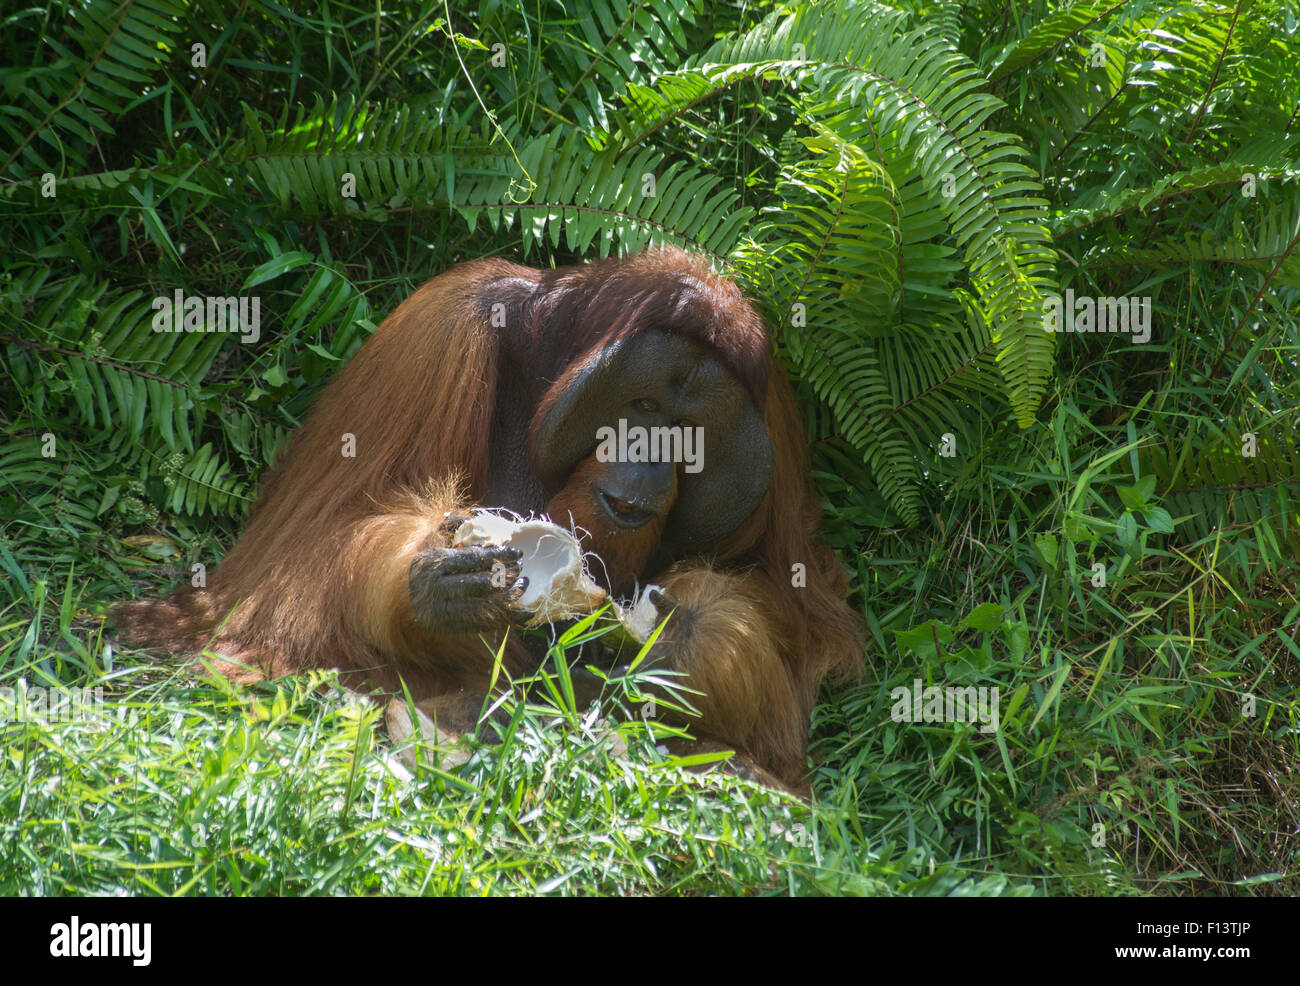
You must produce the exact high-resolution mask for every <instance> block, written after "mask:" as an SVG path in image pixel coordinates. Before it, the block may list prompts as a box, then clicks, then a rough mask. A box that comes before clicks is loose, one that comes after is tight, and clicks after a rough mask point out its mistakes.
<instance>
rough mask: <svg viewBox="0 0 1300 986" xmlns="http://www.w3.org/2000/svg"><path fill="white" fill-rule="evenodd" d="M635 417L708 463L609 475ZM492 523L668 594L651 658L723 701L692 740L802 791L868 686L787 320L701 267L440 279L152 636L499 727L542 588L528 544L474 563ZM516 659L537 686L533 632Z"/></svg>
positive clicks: (376, 338) (374, 346) (153, 605)
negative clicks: (832, 712) (560, 533)
mask: <svg viewBox="0 0 1300 986" xmlns="http://www.w3.org/2000/svg"><path fill="white" fill-rule="evenodd" d="M620 419H621V420H623V421H624V423H625V425H627V426H632V425H640V426H642V427H646V428H650V427H655V426H674V425H679V426H684V427H690V428H700V429H702V435H703V442H704V444H703V455H702V458H700V459H699V461H697V462H695V463H694V465H693V466H692V468H689V469H688V468H686V467H685V466H684V465H683V464H682V463H676V464H674V463H672V462H646V461H602V460H605V459H608V458H609V456H607V455H602V456H597V455H596V454H595V452H596V449H597V443H598V439H597V432H598V430H600V429H601V428H603V427H605V426H609V427H614V428H617V427H618V425H619V422H620ZM475 506H486V507H506V508H509V509H511V510H514V511H516V512H517V513H519V514H522V515H525V516H527V515H529V514H530V513H537V514H540V513H543V512H544V513H545V514H547V515H548V516H549V517H550V518H551V519H553V520H554V521H555V522H556V523H559V524H562V525H565V526H569V527H571V528H573V529H575V530H577V531H578V532H579V533H580V534H581V536H582V537H583V547H584V549H587V550H590V551H593V552H595V554H596V555H598V556H599V559H600V562H599V563H595V564H593V566H592V573H593V575H594V576H595V577H597V578H598V579H600V580H601V581H603V583H604V585H605V587H606V588H608V589H609V590H610V591H611V592H613V593H615V594H627V593H629V592H630V591H631V590H632V589H633V587H634V586H635V585H636V584H638V583H639V584H641V585H645V584H646V583H650V582H653V583H657V584H659V585H660V586H662V587H663V596H662V597H658V599H657V602H658V604H659V606H660V608H661V609H662V611H663V612H664V613H665V615H666V614H667V613H669V612H671V613H672V616H671V617H670V618H669V621H668V625H667V627H666V628H665V631H664V633H663V634H662V635H661V637H660V639H659V641H658V642H657V643H656V646H655V649H654V651H652V654H651V658H652V659H653V660H656V661H657V662H659V663H660V664H661V665H663V666H666V667H669V668H672V669H674V670H678V671H682V672H685V673H686V674H687V675H688V677H687V678H686V679H684V680H683V683H684V684H685V685H687V686H689V687H690V688H693V689H696V690H698V691H700V692H702V693H703V694H702V695H700V696H694V695H692V696H691V701H692V703H693V704H694V705H695V706H696V707H697V708H698V709H699V710H700V712H701V713H702V716H701V719H700V720H699V721H698V722H696V723H695V724H694V726H693V729H694V731H695V732H696V733H697V734H702V735H704V736H707V737H711V738H712V739H714V740H717V741H721V742H722V743H725V744H729V745H734V746H735V747H737V748H738V749H740V750H741V751H743V752H744V753H746V754H748V756H749V758H750V759H751V760H752V761H753V762H755V763H757V764H758V765H760V766H762V767H764V768H766V769H767V770H768V771H770V772H771V773H773V774H775V775H776V776H777V777H779V778H781V779H783V780H786V781H796V779H797V778H798V777H799V776H800V775H801V774H802V772H803V769H804V764H805V751H806V746H807V733H808V726H809V715H810V712H811V708H812V705H813V702H814V700H815V696H816V693H817V688H818V684H819V683H820V682H821V680H822V679H823V678H824V677H826V676H827V675H828V674H831V673H836V672H846V671H850V670H852V669H854V668H855V667H857V665H858V662H859V661H860V659H861V655H862V639H861V635H860V632H859V629H858V623H857V621H856V618H855V616H854V614H853V613H852V612H851V611H850V609H849V608H848V607H847V606H846V605H845V602H844V596H845V591H846V579H845V575H844V572H843V569H842V568H841V566H840V564H839V562H838V560H837V559H836V558H835V556H834V555H833V554H832V552H831V551H830V549H828V548H827V547H825V546H824V545H822V544H819V543H818V542H817V541H816V535H817V530H818V525H819V521H820V514H821V504H820V500H819V498H818V496H817V494H816V492H815V490H814V489H813V487H812V485H811V482H810V479H809V475H808V464H807V449H806V444H805V441H804V438H803V432H802V428H801V423H800V419H799V416H798V414H797V412H796V408H795V404H794V399H793V395H792V392H791V389H790V386H789V383H788V382H787V381H786V379H785V377H784V376H783V374H782V373H781V372H780V370H779V368H778V367H776V366H774V364H773V359H772V355H771V349H770V345H769V342H768V340H767V337H766V335H765V334H764V330H763V326H762V323H761V320H760V319H759V317H758V315H757V313H756V312H755V310H754V309H753V307H751V305H750V304H749V303H748V302H747V301H746V300H745V299H744V298H743V297H742V295H741V293H740V292H739V291H738V290H737V288H736V287H735V286H734V285H733V284H731V283H730V282H729V281H726V280H723V279H721V278H719V277H716V276H715V275H714V274H713V273H712V272H711V271H710V269H709V267H708V265H707V263H705V262H704V261H702V260H700V259H698V258H695V257H693V256H691V255H688V254H686V253H683V252H682V251H680V250H676V249H663V250H659V251H651V252H647V253H644V254H641V255H639V256H634V257H630V258H627V259H623V260H607V261H602V262H598V263H592V264H587V265H584V266H577V267H563V268H559V269H557V270H533V269H530V268H527V267H520V266H517V265H515V264H511V263H507V262H505V261H501V260H480V261H473V262H470V263H463V264H460V265H458V266H456V267H454V268H452V269H451V270H449V271H447V272H446V273H444V274H442V275H440V276H438V277H436V278H434V279H433V280H432V281H429V282H428V283H427V284H425V285H424V286H423V287H421V288H420V289H419V290H418V291H416V292H415V294H413V295H412V296H411V297H410V298H408V299H407V300H406V301H405V302H403V303H402V304H401V305H400V306H399V307H398V308H397V310H396V311H395V312H393V314H392V315H390V316H389V317H388V319H386V320H385V321H384V323H383V324H382V325H381V326H380V327H379V328H378V330H376V332H375V333H374V335H373V336H372V337H371V338H370V339H369V340H368V341H367V342H366V343H365V345H364V346H362V347H361V349H360V350H359V351H358V352H357V354H356V355H355V356H354V357H353V358H352V359H351V361H350V362H349V363H348V364H347V365H346V366H345V367H344V368H343V369H342V371H341V372H340V373H339V374H338V376H337V378H336V379H334V380H333V381H332V382H331V384H330V385H329V387H328V388H327V389H326V390H325V392H324V393H323V395H322V396H321V398H320V401H319V403H318V405H317V406H316V407H315V408H314V410H313V411H312V413H311V415H310V416H309V417H308V419H307V421H306V423H305V424H304V425H303V426H302V428H301V429H299V431H298V432H297V434H296V435H295V436H294V438H293V440H292V442H291V443H290V445H289V447H288V450H287V452H286V453H285V455H284V456H283V460H282V461H281V462H280V463H279V464H278V465H276V467H275V468H274V469H273V470H272V471H271V472H270V474H269V475H268V477H267V478H266V480H265V484H264V487H263V489H262V492H261V496H260V498H259V499H258V501H257V504H256V506H255V508H254V510H253V513H252V517H251V520H250V521H249V524H248V528H247V530H246V531H245V532H244V536H243V537H242V538H241V539H240V540H239V542H238V543H237V544H236V545H235V546H234V548H233V549H232V550H231V552H230V554H229V555H228V556H227V557H226V559H225V560H224V561H223V562H222V563H221V565H220V566H219V567H218V568H217V569H216V570H215V571H214V572H213V573H212V574H211V575H210V577H209V579H208V585H207V587H206V588H204V589H198V590H193V589H189V588H188V587H187V588H183V589H181V590H178V591H177V593H175V594H173V595H172V596H171V597H170V598H168V599H165V600H161V601H155V602H143V603H132V604H128V605H127V606H126V607H124V609H123V622H124V623H125V626H126V631H127V637H128V639H131V640H134V641H138V642H145V643H154V644H162V645H166V646H168V647H169V648H171V649H172V650H178V651H197V650H201V649H204V648H208V649H210V650H212V651H215V652H216V653H218V654H220V655H221V656H222V657H223V658H224V659H225V662H227V663H224V664H223V665H221V670H223V671H224V672H225V673H227V674H230V675H231V676H232V677H235V678H236V679H240V680H253V679H256V678H258V677H261V676H264V675H271V676H275V675H281V674H287V673H291V672H297V671H302V670H304V669H306V668H311V667H337V668H339V669H340V670H341V672H342V673H343V677H344V680H345V681H346V682H348V683H349V684H351V685H352V686H354V687H358V688H363V689H366V690H369V691H372V692H387V693H399V694H400V689H401V682H402V681H403V680H404V681H405V683H406V685H407V687H409V689H410V692H411V695H412V697H413V698H414V699H415V700H416V702H417V705H419V706H420V708H421V709H423V710H424V711H427V712H429V713H430V714H431V715H434V716H437V715H439V714H443V715H444V717H445V719H447V720H448V721H450V720H451V719H452V718H454V717H453V716H452V713H451V712H450V711H449V710H451V709H453V708H454V707H460V708H464V707H465V705H466V702H467V700H469V699H472V701H469V706H470V707H472V708H474V709H475V710H477V708H478V701H479V700H481V698H482V697H483V695H484V694H485V692H486V688H487V681H488V673H489V671H490V669H491V666H492V655H493V652H494V651H495V650H496V649H497V648H498V647H499V645H500V642H501V638H502V636H503V635H505V634H506V631H507V630H508V629H510V628H511V625H512V623H513V622H514V621H516V620H517V619H518V617H519V613H518V612H517V610H516V605H515V604H516V601H517V600H518V598H519V595H520V592H521V591H522V589H523V585H522V583H523V580H522V579H521V578H520V577H519V567H518V553H517V552H516V551H515V550H514V549H512V548H509V547H490V546H479V547H452V546H451V536H450V532H451V531H452V530H453V529H454V528H455V526H456V523H457V518H458V517H461V516H464V515H467V514H468V513H469V512H470V510H471V509H472V508H473V507H475ZM449 515H450V517H451V520H450V521H449V519H448V518H449ZM503 567H504V569H505V573H506V574H505V577H504V578H503V577H501V572H502V568H503ZM494 575H495V576H496V577H493V576H494ZM505 655H506V657H505V659H506V666H507V670H509V671H510V672H511V673H512V674H515V675H518V674H527V673H530V672H532V671H534V670H535V669H536V667H537V660H538V659H537V656H536V655H535V654H534V653H533V652H532V651H530V650H529V648H528V646H527V645H526V644H525V643H524V641H523V640H521V637H520V633H519V631H518V629H515V630H514V632H511V633H509V635H508V644H507V648H506V652H505ZM679 680H682V679H679Z"/></svg>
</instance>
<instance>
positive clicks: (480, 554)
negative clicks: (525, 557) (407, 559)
mask: <svg viewBox="0 0 1300 986" xmlns="http://www.w3.org/2000/svg"><path fill="white" fill-rule="evenodd" d="M498 562H499V563H501V564H502V565H505V567H506V568H507V569H510V568H514V569H518V567H519V565H518V562H519V549H517V548H511V547H507V546H506V545H495V546H490V547H484V546H482V545H472V546H469V547H465V548H449V549H447V550H445V551H444V552H443V554H442V556H441V557H440V558H439V559H438V562H437V565H438V571H439V572H442V573H443V574H446V575H462V574H467V573H471V572H491V571H492V570H493V569H494V568H495V566H496V563H498ZM518 577H519V572H518V571H516V572H515V573H514V574H513V575H511V576H510V581H511V582H513V581H514V580H515V579H517V578H518ZM507 584H509V583H507Z"/></svg>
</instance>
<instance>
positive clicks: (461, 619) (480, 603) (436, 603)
mask: <svg viewBox="0 0 1300 986" xmlns="http://www.w3.org/2000/svg"><path fill="white" fill-rule="evenodd" d="M408 584H409V586H410V592H411V608H412V609H414V610H415V620H416V622H417V623H419V624H420V626H422V627H424V628H425V629H426V630H436V631H439V632H441V633H473V632H476V631H482V630H494V629H497V628H499V627H504V626H507V625H509V624H510V623H519V622H523V621H524V620H527V619H528V617H529V616H530V615H531V614H529V613H528V612H527V611H525V610H521V609H519V608H518V603H519V597H520V596H522V595H523V594H524V590H526V589H527V588H528V579H526V578H524V577H523V576H521V575H520V574H519V549H517V548H511V547H508V546H506V545H481V546H480V545H473V546H466V547H463V548H426V549H425V550H424V551H421V552H420V553H419V554H418V555H416V556H415V560H414V561H412V562H411V572H410V576H409V583H408Z"/></svg>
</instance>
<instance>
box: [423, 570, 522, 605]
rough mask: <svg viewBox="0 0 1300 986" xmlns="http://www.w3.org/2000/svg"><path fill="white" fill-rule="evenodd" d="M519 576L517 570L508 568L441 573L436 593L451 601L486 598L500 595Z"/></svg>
mask: <svg viewBox="0 0 1300 986" xmlns="http://www.w3.org/2000/svg"><path fill="white" fill-rule="evenodd" d="M518 578H519V570H518V569H516V570H515V571H513V572H511V571H510V570H509V569H508V568H507V569H502V570H501V571H500V572H495V571H489V572H465V573H461V574H458V575H445V574H444V575H443V576H442V577H441V578H439V579H438V589H437V592H438V595H440V596H441V597H442V598H444V599H447V600H451V601H463V600H471V599H477V600H486V599H488V598H489V597H491V596H498V597H500V596H502V595H503V594H504V593H506V592H507V591H509V590H508V589H507V588H506V586H509V585H511V584H512V583H514V582H515V581H516V580H518Z"/></svg>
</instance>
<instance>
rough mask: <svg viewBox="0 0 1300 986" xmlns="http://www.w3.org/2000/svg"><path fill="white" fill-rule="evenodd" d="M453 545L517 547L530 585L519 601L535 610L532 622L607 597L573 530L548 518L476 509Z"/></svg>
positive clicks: (591, 605)
mask: <svg viewBox="0 0 1300 986" xmlns="http://www.w3.org/2000/svg"><path fill="white" fill-rule="evenodd" d="M451 543H452V545H453V546H455V547H461V546H463V545H470V544H493V545H508V546H510V547H512V548H515V549H516V550H517V551H518V552H519V573H520V574H521V575H523V576H524V577H525V578H527V579H528V588H527V589H526V590H525V591H524V594H523V595H522V596H521V597H520V599H519V605H520V606H521V607H523V608H524V609H526V610H529V611H530V612H533V613H534V614H536V619H535V620H534V621H533V622H550V621H554V620H560V619H567V618H569V617H572V616H576V615H578V614H580V613H589V612H591V610H593V609H595V608H596V607H597V606H599V605H601V604H602V603H603V602H604V601H605V598H606V594H605V590H604V589H602V588H601V587H600V586H599V585H597V584H596V583H595V582H594V581H592V579H591V577H590V576H589V575H588V574H587V572H586V569H585V568H584V566H583V558H582V546H581V545H580V544H579V543H578V539H577V538H576V537H574V536H573V534H572V533H570V532H569V531H566V530H565V529H564V528H563V527H560V526H558V525H556V524H552V523H551V522H550V521H548V520H514V519H512V518H510V517H506V516H502V515H501V514H494V513H490V512H487V511H475V512H474V514H473V516H472V517H470V519H469V520H467V521H466V522H465V523H464V524H462V525H461V526H460V527H459V528H458V529H457V531H456V534H455V536H454V537H453V538H452V542H451Z"/></svg>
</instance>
